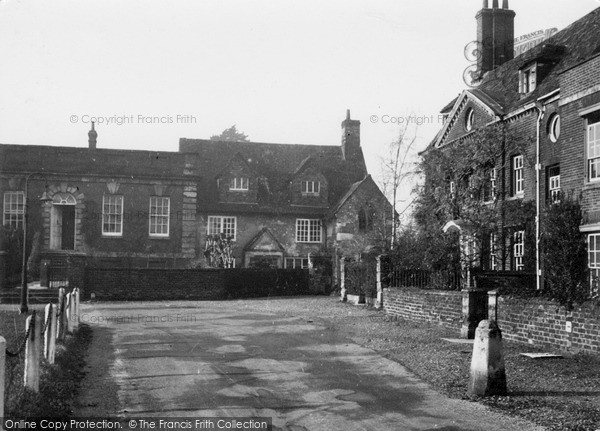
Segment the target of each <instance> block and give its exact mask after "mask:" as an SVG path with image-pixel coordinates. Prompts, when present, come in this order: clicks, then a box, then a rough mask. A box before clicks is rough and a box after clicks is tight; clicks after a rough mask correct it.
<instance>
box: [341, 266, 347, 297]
mask: <svg viewBox="0 0 600 431" xmlns="http://www.w3.org/2000/svg"><path fill="white" fill-rule="evenodd" d="M340 301H342V302H344V301H346V258H345V257H344V256H342V257H341V258H340Z"/></svg>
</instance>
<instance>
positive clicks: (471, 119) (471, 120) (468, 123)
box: [465, 108, 475, 132]
mask: <svg viewBox="0 0 600 431" xmlns="http://www.w3.org/2000/svg"><path fill="white" fill-rule="evenodd" d="M474 124H475V111H474V110H473V108H469V110H468V111H467V115H466V116H465V129H466V130H467V132H470V131H471V130H473V125H474Z"/></svg>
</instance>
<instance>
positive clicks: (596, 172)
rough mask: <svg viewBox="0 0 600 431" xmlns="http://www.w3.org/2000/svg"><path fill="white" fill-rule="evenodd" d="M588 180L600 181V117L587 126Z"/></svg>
mask: <svg viewBox="0 0 600 431" xmlns="http://www.w3.org/2000/svg"><path fill="white" fill-rule="evenodd" d="M587 161H588V179H589V180H590V181H598V180H600V116H596V118H595V119H594V120H591V121H590V122H589V123H588V126H587Z"/></svg>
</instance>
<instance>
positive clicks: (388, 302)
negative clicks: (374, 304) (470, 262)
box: [383, 287, 463, 330]
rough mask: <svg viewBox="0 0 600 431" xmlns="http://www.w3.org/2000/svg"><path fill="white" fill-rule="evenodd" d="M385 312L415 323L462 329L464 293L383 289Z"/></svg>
mask: <svg viewBox="0 0 600 431" xmlns="http://www.w3.org/2000/svg"><path fill="white" fill-rule="evenodd" d="M383 309H384V310H385V312H386V313H387V314H389V315H392V316H400V317H402V318H404V319H407V320H412V321H415V322H429V323H439V324H440V325H443V326H446V327H448V328H452V329H457V330H459V329H460V328H461V326H462V321H463V315H462V293H461V292H456V291H451V292H444V291H436V290H421V289H415V288H397V287H391V288H386V289H383Z"/></svg>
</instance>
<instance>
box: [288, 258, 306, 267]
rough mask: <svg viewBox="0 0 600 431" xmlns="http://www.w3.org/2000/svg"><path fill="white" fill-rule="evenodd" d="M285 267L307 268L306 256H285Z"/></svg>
mask: <svg viewBox="0 0 600 431" xmlns="http://www.w3.org/2000/svg"><path fill="white" fill-rule="evenodd" d="M285 267H286V268H288V269H306V268H308V258H306V257H286V258H285Z"/></svg>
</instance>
